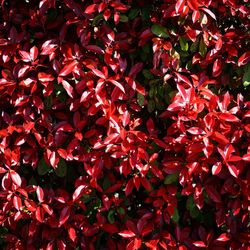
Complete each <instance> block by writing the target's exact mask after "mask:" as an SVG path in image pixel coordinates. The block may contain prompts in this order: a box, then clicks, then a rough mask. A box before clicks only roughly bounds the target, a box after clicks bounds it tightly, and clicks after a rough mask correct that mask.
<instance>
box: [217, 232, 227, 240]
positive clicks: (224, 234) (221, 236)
mask: <svg viewBox="0 0 250 250" xmlns="http://www.w3.org/2000/svg"><path fill="white" fill-rule="evenodd" d="M216 240H218V241H228V240H230V238H229V237H228V236H227V234H226V233H223V234H221V235H220V236H219V237H218V238H217V239H216Z"/></svg>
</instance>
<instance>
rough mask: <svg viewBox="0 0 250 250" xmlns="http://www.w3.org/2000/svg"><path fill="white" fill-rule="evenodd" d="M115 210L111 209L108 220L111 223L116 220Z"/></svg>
mask: <svg viewBox="0 0 250 250" xmlns="http://www.w3.org/2000/svg"><path fill="white" fill-rule="evenodd" d="M114 213H115V211H114V210H110V211H109V213H108V221H109V223H110V224H113V223H114V222H115V217H114Z"/></svg>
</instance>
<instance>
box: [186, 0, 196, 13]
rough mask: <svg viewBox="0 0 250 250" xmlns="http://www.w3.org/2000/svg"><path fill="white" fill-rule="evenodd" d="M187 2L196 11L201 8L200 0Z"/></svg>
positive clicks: (188, 0)
mask: <svg viewBox="0 0 250 250" xmlns="http://www.w3.org/2000/svg"><path fill="white" fill-rule="evenodd" d="M187 4H188V6H189V7H190V8H191V9H192V10H194V11H195V10H198V8H199V3H198V0H187Z"/></svg>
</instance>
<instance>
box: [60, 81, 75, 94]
mask: <svg viewBox="0 0 250 250" xmlns="http://www.w3.org/2000/svg"><path fill="white" fill-rule="evenodd" d="M62 85H63V88H64V89H65V90H66V92H67V94H68V95H69V96H70V97H71V98H73V92H74V90H73V87H72V86H71V85H70V84H69V83H68V82H67V81H65V80H63V81H62Z"/></svg>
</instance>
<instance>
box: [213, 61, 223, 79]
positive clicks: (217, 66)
mask: <svg viewBox="0 0 250 250" xmlns="http://www.w3.org/2000/svg"><path fill="white" fill-rule="evenodd" d="M222 66H223V64H222V61H221V60H220V59H216V60H215V61H214V64H213V77H217V76H219V75H220V74H221V72H222Z"/></svg>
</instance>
